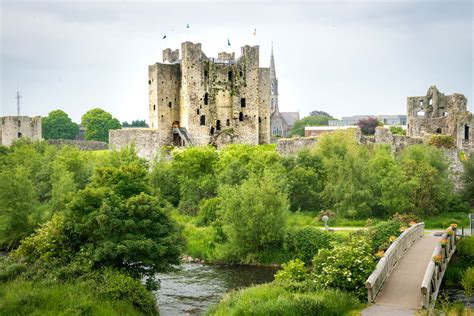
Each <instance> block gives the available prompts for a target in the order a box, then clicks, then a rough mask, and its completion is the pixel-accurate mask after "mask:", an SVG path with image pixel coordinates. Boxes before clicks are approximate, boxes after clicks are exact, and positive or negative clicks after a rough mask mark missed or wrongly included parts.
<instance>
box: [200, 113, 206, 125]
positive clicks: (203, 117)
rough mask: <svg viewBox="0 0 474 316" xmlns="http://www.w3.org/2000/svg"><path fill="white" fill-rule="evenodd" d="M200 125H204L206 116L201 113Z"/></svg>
mask: <svg viewBox="0 0 474 316" xmlns="http://www.w3.org/2000/svg"><path fill="white" fill-rule="evenodd" d="M201 125H206V116H205V115H201Z"/></svg>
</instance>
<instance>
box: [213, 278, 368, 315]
mask: <svg viewBox="0 0 474 316" xmlns="http://www.w3.org/2000/svg"><path fill="white" fill-rule="evenodd" d="M360 306H361V304H360V303H359V301H358V300H357V299H356V298H355V297H354V296H352V295H351V294H349V293H345V292H341V291H335V290H324V291H323V290H321V291H315V292H306V293H294V292H290V291H288V290H286V289H284V288H282V287H280V286H278V285H276V284H274V283H271V284H265V285H259V286H254V287H250V288H247V289H244V290H240V291H236V292H231V293H229V294H227V295H226V296H225V297H224V298H223V299H222V301H221V302H220V303H219V304H218V305H216V306H214V307H212V308H211V309H210V310H209V312H208V315H216V316H217V315H219V316H220V315H222V316H224V315H225V316H227V315H288V316H290V315H291V316H294V315H328V316H329V315H348V314H350V313H351V311H352V310H355V309H358V308H360Z"/></svg>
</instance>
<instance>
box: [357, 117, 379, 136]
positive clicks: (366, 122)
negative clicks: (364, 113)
mask: <svg viewBox="0 0 474 316" xmlns="http://www.w3.org/2000/svg"><path fill="white" fill-rule="evenodd" d="M382 125H383V124H382V122H380V121H379V120H378V119H377V118H375V117H367V118H363V119H360V120H359V121H358V122H357V126H359V127H360V130H361V131H362V134H363V135H374V134H375V128H376V127H377V126H382Z"/></svg>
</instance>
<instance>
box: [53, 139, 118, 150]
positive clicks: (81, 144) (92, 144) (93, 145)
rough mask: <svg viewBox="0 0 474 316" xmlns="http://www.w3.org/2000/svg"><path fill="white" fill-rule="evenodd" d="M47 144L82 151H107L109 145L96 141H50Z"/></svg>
mask: <svg viewBox="0 0 474 316" xmlns="http://www.w3.org/2000/svg"><path fill="white" fill-rule="evenodd" d="M47 142H48V143H49V144H51V145H55V146H58V147H61V146H74V147H76V148H78V149H80V150H91V151H92V150H106V149H109V144H107V143H106V142H100V141H95V140H72V139H48V140H47Z"/></svg>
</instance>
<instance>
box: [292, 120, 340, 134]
mask: <svg viewBox="0 0 474 316" xmlns="http://www.w3.org/2000/svg"><path fill="white" fill-rule="evenodd" d="M333 119H334V118H333V117H331V116H306V117H303V118H302V119H300V120H297V121H296V122H295V123H294V124H293V127H292V128H291V133H290V134H291V135H298V136H304V128H305V127H306V126H327V125H328V121H329V120H333Z"/></svg>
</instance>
